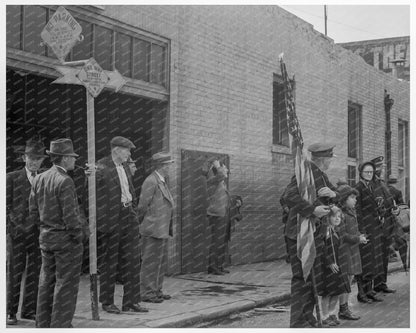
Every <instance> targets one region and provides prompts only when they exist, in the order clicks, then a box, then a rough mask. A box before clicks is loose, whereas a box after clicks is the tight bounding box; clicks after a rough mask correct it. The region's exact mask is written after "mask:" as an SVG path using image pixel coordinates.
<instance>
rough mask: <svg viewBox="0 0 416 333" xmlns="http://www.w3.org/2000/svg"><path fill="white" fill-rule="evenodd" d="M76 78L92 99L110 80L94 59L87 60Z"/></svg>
mask: <svg viewBox="0 0 416 333" xmlns="http://www.w3.org/2000/svg"><path fill="white" fill-rule="evenodd" d="M76 76H77V77H78V79H79V80H80V81H81V82H82V84H83V85H84V86H85V88H87V90H88V91H89V92H90V94H91V95H92V96H94V98H95V97H97V96H98V95H99V94H100V92H101V90H103V88H104V87H105V85H106V84H107V82H108V81H109V80H110V78H109V77H108V75H107V74H106V73H105V71H104V70H103V69H102V68H101V66H100V65H99V64H98V62H96V61H95V59H94V58H91V59H90V60H88V62H87V63H86V64H85V65H84V67H82V68H81V70H80V71H79V73H78V74H77V75H76Z"/></svg>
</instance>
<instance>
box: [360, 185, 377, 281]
mask: <svg viewBox="0 0 416 333" xmlns="http://www.w3.org/2000/svg"><path fill="white" fill-rule="evenodd" d="M355 189H356V190H357V191H358V193H359V196H358V197H357V204H356V212H357V221H358V230H359V231H360V233H362V234H365V235H366V236H367V239H368V240H369V242H368V243H367V244H360V255H361V265H362V275H363V276H365V277H368V278H369V279H372V278H374V277H375V276H376V275H377V274H381V273H382V272H383V258H382V257H383V254H382V243H381V242H382V240H381V238H382V237H383V226H382V224H381V222H380V221H379V219H378V214H377V203H376V200H375V197H374V194H373V193H372V191H371V190H370V189H369V188H368V187H367V186H366V185H365V184H364V182H363V181H360V182H358V184H357V185H356V186H355Z"/></svg>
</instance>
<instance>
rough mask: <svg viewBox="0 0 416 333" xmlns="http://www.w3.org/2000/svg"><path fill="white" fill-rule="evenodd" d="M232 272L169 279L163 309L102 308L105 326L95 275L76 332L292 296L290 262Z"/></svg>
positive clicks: (202, 315) (395, 265)
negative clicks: (93, 298)
mask: <svg viewBox="0 0 416 333" xmlns="http://www.w3.org/2000/svg"><path fill="white" fill-rule="evenodd" d="M227 269H229V270H230V274H226V275H223V276H216V275H209V274H205V273H194V274H185V275H177V276H174V277H167V278H165V282H164V290H163V291H164V293H166V294H169V295H171V296H172V299H170V300H167V301H164V302H163V303H158V304H154V303H144V302H143V303H141V305H143V306H145V307H147V308H148V309H149V312H148V313H138V314H135V313H133V314H130V313H122V314H118V315H116V314H110V313H107V312H105V311H103V310H102V309H101V306H100V308H99V315H100V320H99V321H94V320H92V319H91V305H90V291H89V276H88V275H83V276H82V278H81V283H80V290H79V294H78V303H77V309H76V313H75V316H74V319H73V321H72V324H73V326H74V327H75V328H87V327H88V328H94V327H102V328H104V327H109V328H127V327H131V328H132V327H149V328H150V327H151V328H156V327H189V326H191V325H194V324H197V323H201V322H204V321H210V320H213V319H215V318H219V317H222V316H226V315H228V314H231V313H233V312H239V311H246V310H249V309H253V308H255V307H260V306H265V305H268V304H271V303H274V302H279V301H283V300H287V299H288V298H289V297H290V279H291V270H290V265H289V264H287V263H286V262H285V261H284V260H279V261H274V262H263V263H255V264H247V265H239V266H231V267H227ZM399 269H402V266H401V263H400V262H392V263H389V272H391V271H395V270H399ZM121 297H122V286H121V285H117V286H116V295H115V304H116V305H117V306H118V307H119V308H121ZM18 318H19V317H18ZM20 324H21V325H20ZM9 327H11V326H9ZM14 327H34V322H29V321H24V320H19V325H18V326H14Z"/></svg>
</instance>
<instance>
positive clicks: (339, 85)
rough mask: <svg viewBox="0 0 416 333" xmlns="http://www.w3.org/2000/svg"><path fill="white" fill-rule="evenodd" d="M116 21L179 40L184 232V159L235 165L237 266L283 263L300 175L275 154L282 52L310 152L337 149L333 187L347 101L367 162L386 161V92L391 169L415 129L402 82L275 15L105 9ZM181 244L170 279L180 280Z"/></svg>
mask: <svg viewBox="0 0 416 333" xmlns="http://www.w3.org/2000/svg"><path fill="white" fill-rule="evenodd" d="M107 7H108V12H111V15H113V17H122V18H123V21H124V22H126V23H130V24H133V25H135V26H138V27H140V28H142V29H144V30H147V31H150V32H153V33H157V34H160V35H162V36H164V37H167V38H170V39H171V57H170V59H171V64H170V77H171V82H170V83H171V86H170V120H169V121H170V138H169V139H170V147H171V151H172V153H173V154H174V155H175V157H176V160H177V161H178V163H176V164H175V165H176V172H174V174H173V175H172V183H173V184H172V186H173V192H174V193H175V194H176V198H177V200H176V201H177V203H178V207H177V218H176V223H175V228H176V231H177V232H176V235H178V231H179V230H180V228H179V227H178V223H179V222H180V206H179V205H180V200H179V197H178V195H179V191H178V188H180V177H179V175H180V163H179V161H180V150H181V149H190V150H199V151H209V152H217V153H224V154H228V155H229V156H230V161H231V162H230V166H231V176H230V190H231V192H233V193H236V194H240V195H242V196H243V198H244V203H245V205H244V209H243V214H244V220H243V221H242V222H240V223H239V224H238V225H237V226H236V228H235V230H234V233H233V235H232V241H231V247H230V252H231V256H232V263H233V264H239V263H247V262H256V261H265V260H272V259H276V258H281V257H283V256H284V242H283V236H282V224H281V222H280V219H281V207H280V205H279V197H280V195H281V193H282V192H283V190H284V188H285V186H286V185H287V183H288V182H289V180H290V177H291V176H292V174H293V171H292V170H293V160H292V158H291V156H290V155H288V152H287V149H284V148H281V147H273V145H272V87H273V85H272V83H273V73H277V74H280V69H279V64H278V60H277V59H278V55H279V54H280V53H281V52H284V59H285V62H286V65H287V69H288V72H289V75H290V76H292V75H295V80H296V107H297V113H298V117H299V120H300V124H301V128H302V131H303V135H304V140H305V144H306V145H309V144H311V143H312V142H314V141H321V140H322V141H329V142H333V143H334V144H336V154H337V155H338V157H337V158H336V159H334V162H333V167H332V169H331V170H330V171H329V176H330V179H331V180H332V181H333V182H334V183H335V182H336V180H337V179H338V178H339V177H345V176H346V164H347V161H348V158H347V110H348V101H349V100H350V101H352V102H355V103H358V104H360V105H362V108H363V109H362V110H363V116H362V122H363V151H362V156H363V159H364V160H368V159H370V158H373V157H375V156H378V155H383V154H384V126H385V117H384V104H383V98H384V89H386V90H387V91H388V93H389V94H390V95H391V97H392V98H393V99H395V104H394V106H393V109H392V131H393V134H392V148H393V149H392V151H393V156H392V168H393V170H394V171H393V174H395V173H397V156H396V155H397V149H395V147H397V119H398V118H401V119H405V120H409V83H408V82H399V81H397V80H395V79H394V78H392V77H391V76H389V75H386V74H384V73H382V72H379V71H378V70H376V69H375V68H373V67H371V66H370V65H367V64H366V63H365V62H364V60H363V59H362V58H361V57H359V56H358V55H355V54H353V53H352V52H351V51H348V50H345V49H343V48H342V47H340V46H338V45H335V44H334V43H333V41H332V40H331V39H329V38H326V37H325V36H323V35H322V34H320V33H319V32H317V31H314V30H313V28H312V26H311V25H310V24H308V23H306V22H304V21H302V20H300V19H299V18H297V17H295V16H293V15H292V14H290V13H288V12H286V11H284V10H283V9H281V8H280V7H277V6H137V7H136V6H132V7H130V6H106V8H107ZM179 254H180V241H179V236H176V238H175V239H174V240H173V242H172V244H171V247H170V270H171V271H172V272H178V271H180V255H179Z"/></svg>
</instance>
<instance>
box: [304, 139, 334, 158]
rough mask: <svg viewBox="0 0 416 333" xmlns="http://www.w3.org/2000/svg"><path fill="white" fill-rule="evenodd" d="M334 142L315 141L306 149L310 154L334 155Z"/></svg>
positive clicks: (319, 155) (320, 155)
mask: <svg viewBox="0 0 416 333" xmlns="http://www.w3.org/2000/svg"><path fill="white" fill-rule="evenodd" d="M334 147H335V145H334V144H328V143H322V142H317V143H313V144H311V145H310V146H309V147H308V150H309V151H310V152H311V154H312V156H315V157H335V156H336V155H334V152H333V149H334Z"/></svg>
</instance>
